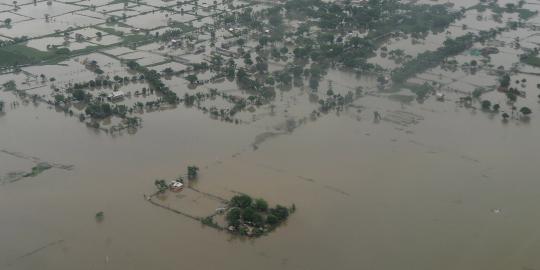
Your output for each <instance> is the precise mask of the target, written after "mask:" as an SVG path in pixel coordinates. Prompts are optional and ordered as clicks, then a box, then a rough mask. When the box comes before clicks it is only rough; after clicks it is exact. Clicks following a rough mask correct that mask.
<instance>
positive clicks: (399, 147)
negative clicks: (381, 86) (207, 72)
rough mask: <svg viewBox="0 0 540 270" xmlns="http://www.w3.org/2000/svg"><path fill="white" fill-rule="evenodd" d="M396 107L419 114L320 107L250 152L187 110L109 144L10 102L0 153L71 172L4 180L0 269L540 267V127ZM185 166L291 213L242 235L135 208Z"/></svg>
mask: <svg viewBox="0 0 540 270" xmlns="http://www.w3.org/2000/svg"><path fill="white" fill-rule="evenodd" d="M358 102H359V103H362V102H365V103H368V104H371V105H370V106H372V107H374V108H377V107H384V108H386V109H387V110H394V109H395V110H400V109H402V107H401V105H400V104H398V103H396V102H391V101H387V100H384V99H380V98H376V97H366V98H365V100H360V101H358ZM373 104H375V106H374V105H373ZM405 110H407V111H410V112H412V113H416V114H419V115H422V116H423V117H424V120H422V121H421V122H420V123H419V124H417V125H412V126H407V127H404V126H400V125H396V124H394V123H391V122H385V121H382V122H380V123H378V124H375V123H373V122H372V121H371V117H372V116H371V115H369V114H368V113H366V114H365V115H363V118H361V120H360V121H358V120H357V119H356V118H355V117H353V116H352V114H353V113H351V112H343V113H341V114H340V115H339V116H337V115H335V114H329V115H327V116H325V117H323V118H320V119H319V120H317V121H315V122H309V123H307V124H305V125H304V126H302V127H301V128H298V129H296V130H295V131H294V132H293V133H292V134H289V135H282V136H278V137H274V138H272V139H270V140H268V141H265V142H264V143H263V144H262V145H261V146H260V147H259V149H258V150H256V151H253V150H252V149H251V147H250V143H252V142H253V139H254V138H255V136H256V135H257V134H260V133H261V129H260V128H257V127H252V126H249V125H231V124H225V123H221V122H218V121H213V120H210V119H208V117H207V116H206V115H203V114H202V113H200V112H197V111H195V110H190V109H186V108H178V109H176V110H170V111H162V112H155V113H152V114H146V115H145V116H144V128H143V129H141V130H139V131H138V132H137V133H136V134H135V135H128V134H125V135H123V136H118V137H111V136H107V135H105V134H96V133H95V132H94V131H93V130H91V129H87V128H86V127H84V126H82V125H81V124H80V123H78V122H77V121H76V120H74V119H73V118H69V117H65V116H64V115H63V114H61V113H57V112H55V111H54V110H50V109H48V108H47V107H46V106H43V105H39V106H37V107H36V106H33V105H28V106H21V107H19V108H18V109H14V110H10V111H9V112H8V114H6V115H4V116H2V117H0V126H1V129H0V132H1V134H2V136H0V145H1V146H2V147H3V148H7V149H11V150H16V151H19V152H23V153H26V154H31V155H34V156H38V157H40V158H41V159H44V160H49V161H55V162H61V163H70V164H73V165H75V168H74V169H73V170H72V171H63V170H58V169H51V170H48V171H46V172H44V173H43V174H41V175H39V176H38V177H35V178H28V179H24V180H21V181H18V182H16V183H12V184H5V185H2V186H1V187H0V212H1V213H2V215H1V220H2V230H0V239H1V243H2V244H0V262H2V269H156V268H159V269H178V268H189V269H191V268H201V269H216V268H222V269H254V268H255V269H329V268H338V269H358V268H359V267H361V268H375V269H395V268H398V267H399V268H406V269H433V268H439V269H523V268H524V267H529V268H530V269H535V267H538V266H539V265H540V261H539V259H538V257H537V256H536V255H537V254H538V252H540V246H539V245H538V243H539V240H540V238H539V237H540V231H539V229H538V228H539V225H540V215H538V213H537V211H536V208H537V207H536V205H537V204H538V203H539V200H540V199H539V197H538V192H537V191H538V188H540V183H539V182H538V181H537V179H538V177H537V176H536V174H537V165H538V157H539V154H538V153H540V149H539V148H540V146H539V145H538V144H537V143H536V140H537V134H538V132H539V130H538V127H539V126H540V125H539V124H540V123H539V121H538V120H536V118H532V119H531V122H530V123H528V124H524V123H521V122H518V121H512V122H510V123H508V124H503V123H502V122H501V121H500V119H499V118H498V117H496V118H493V119H490V117H489V115H487V114H484V113H480V112H477V113H471V111H469V110H466V109H464V108H459V107H456V106H455V104H452V103H448V102H446V103H439V102H435V101H428V102H426V103H424V104H422V105H418V104H417V105H415V106H410V107H406V108H405ZM361 115H362V114H361ZM383 115H384V113H383ZM189 164H197V165H199V166H200V167H201V177H200V179H199V180H198V182H197V184H196V186H197V188H199V189H202V190H205V191H208V192H212V193H215V194H222V195H225V196H226V195H228V194H230V191H240V192H245V193H248V194H251V195H253V196H256V197H264V198H267V199H268V200H269V201H270V202H271V203H272V204H275V203H281V204H286V205H290V204H292V203H295V204H296V206H297V208H298V209H299V210H298V211H297V212H296V213H295V214H294V215H293V216H292V217H291V218H290V220H289V221H288V222H287V224H286V225H284V226H282V227H280V228H279V229H278V230H276V231H275V232H273V233H271V234H270V235H268V236H265V237H262V238H260V239H257V240H245V239H238V238H235V237H231V236H230V235H228V234H225V233H222V232H218V231H215V230H213V229H211V228H207V227H203V226H202V225H201V224H199V223H197V222H194V221H192V220H190V219H186V218H183V217H181V216H178V215H174V214H172V213H169V212H166V211H164V210H162V209H159V208H156V207H154V206H152V205H150V204H148V203H147V202H145V201H144V199H143V194H145V193H149V192H151V191H152V190H153V179H155V178H169V179H170V178H173V177H175V176H177V175H178V174H180V173H182V172H183V170H184V168H185V167H186V166H187V165H189ZM2 169H4V168H2ZM99 211H103V212H104V213H105V219H104V221H103V222H101V223H98V222H96V221H95V219H94V215H95V213H97V212H99ZM28 254H29V255H28Z"/></svg>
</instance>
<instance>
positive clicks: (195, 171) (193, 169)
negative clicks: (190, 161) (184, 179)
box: [187, 166, 199, 180]
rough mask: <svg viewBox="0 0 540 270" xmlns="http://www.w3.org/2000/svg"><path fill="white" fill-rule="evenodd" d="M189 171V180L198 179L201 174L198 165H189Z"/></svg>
mask: <svg viewBox="0 0 540 270" xmlns="http://www.w3.org/2000/svg"><path fill="white" fill-rule="evenodd" d="M187 171H188V173H187V176H188V179H189V180H194V179H197V177H198V176H199V167H197V166H188V167H187Z"/></svg>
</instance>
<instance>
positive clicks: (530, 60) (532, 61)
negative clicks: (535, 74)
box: [521, 55, 540, 67]
mask: <svg viewBox="0 0 540 270" xmlns="http://www.w3.org/2000/svg"><path fill="white" fill-rule="evenodd" d="M521 62H523V63H525V64H527V65H530V66H533V67H540V57H538V56H533V55H529V56H526V57H524V58H522V59H521Z"/></svg>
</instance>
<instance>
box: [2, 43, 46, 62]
mask: <svg viewBox="0 0 540 270" xmlns="http://www.w3.org/2000/svg"><path fill="white" fill-rule="evenodd" d="M52 55H54V54H53V53H52V52H43V51H40V50H36V49H34V48H30V47H27V46H25V45H21V44H14V45H9V46H6V47H2V48H0V67H8V66H13V65H22V64H33V63H39V62H41V61H43V60H45V59H47V58H49V57H51V56H52Z"/></svg>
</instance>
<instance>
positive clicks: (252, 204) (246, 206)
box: [226, 195, 294, 236]
mask: <svg viewBox="0 0 540 270" xmlns="http://www.w3.org/2000/svg"><path fill="white" fill-rule="evenodd" d="M229 205H230V206H231V208H230V210H229V211H228V212H227V216H226V219H227V222H228V224H229V226H232V227H234V228H235V230H236V229H237V230H238V232H239V233H240V234H242V235H248V234H250V232H249V231H248V228H247V227H246V225H249V226H253V227H255V229H254V230H253V231H252V232H251V234H252V236H257V235H261V234H263V233H264V232H265V231H268V230H271V229H273V228H275V227H276V226H277V225H279V224H280V223H281V222H283V221H285V220H286V219H287V218H288V217H289V214H290V210H289V209H288V208H287V207H284V206H281V205H277V206H276V207H274V208H269V206H268V203H267V202H266V201H265V200H263V199H255V200H253V199H252V198H251V197H250V196H248V195H237V196H234V197H233V198H231V201H230V203H229ZM293 209H294V206H293Z"/></svg>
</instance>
